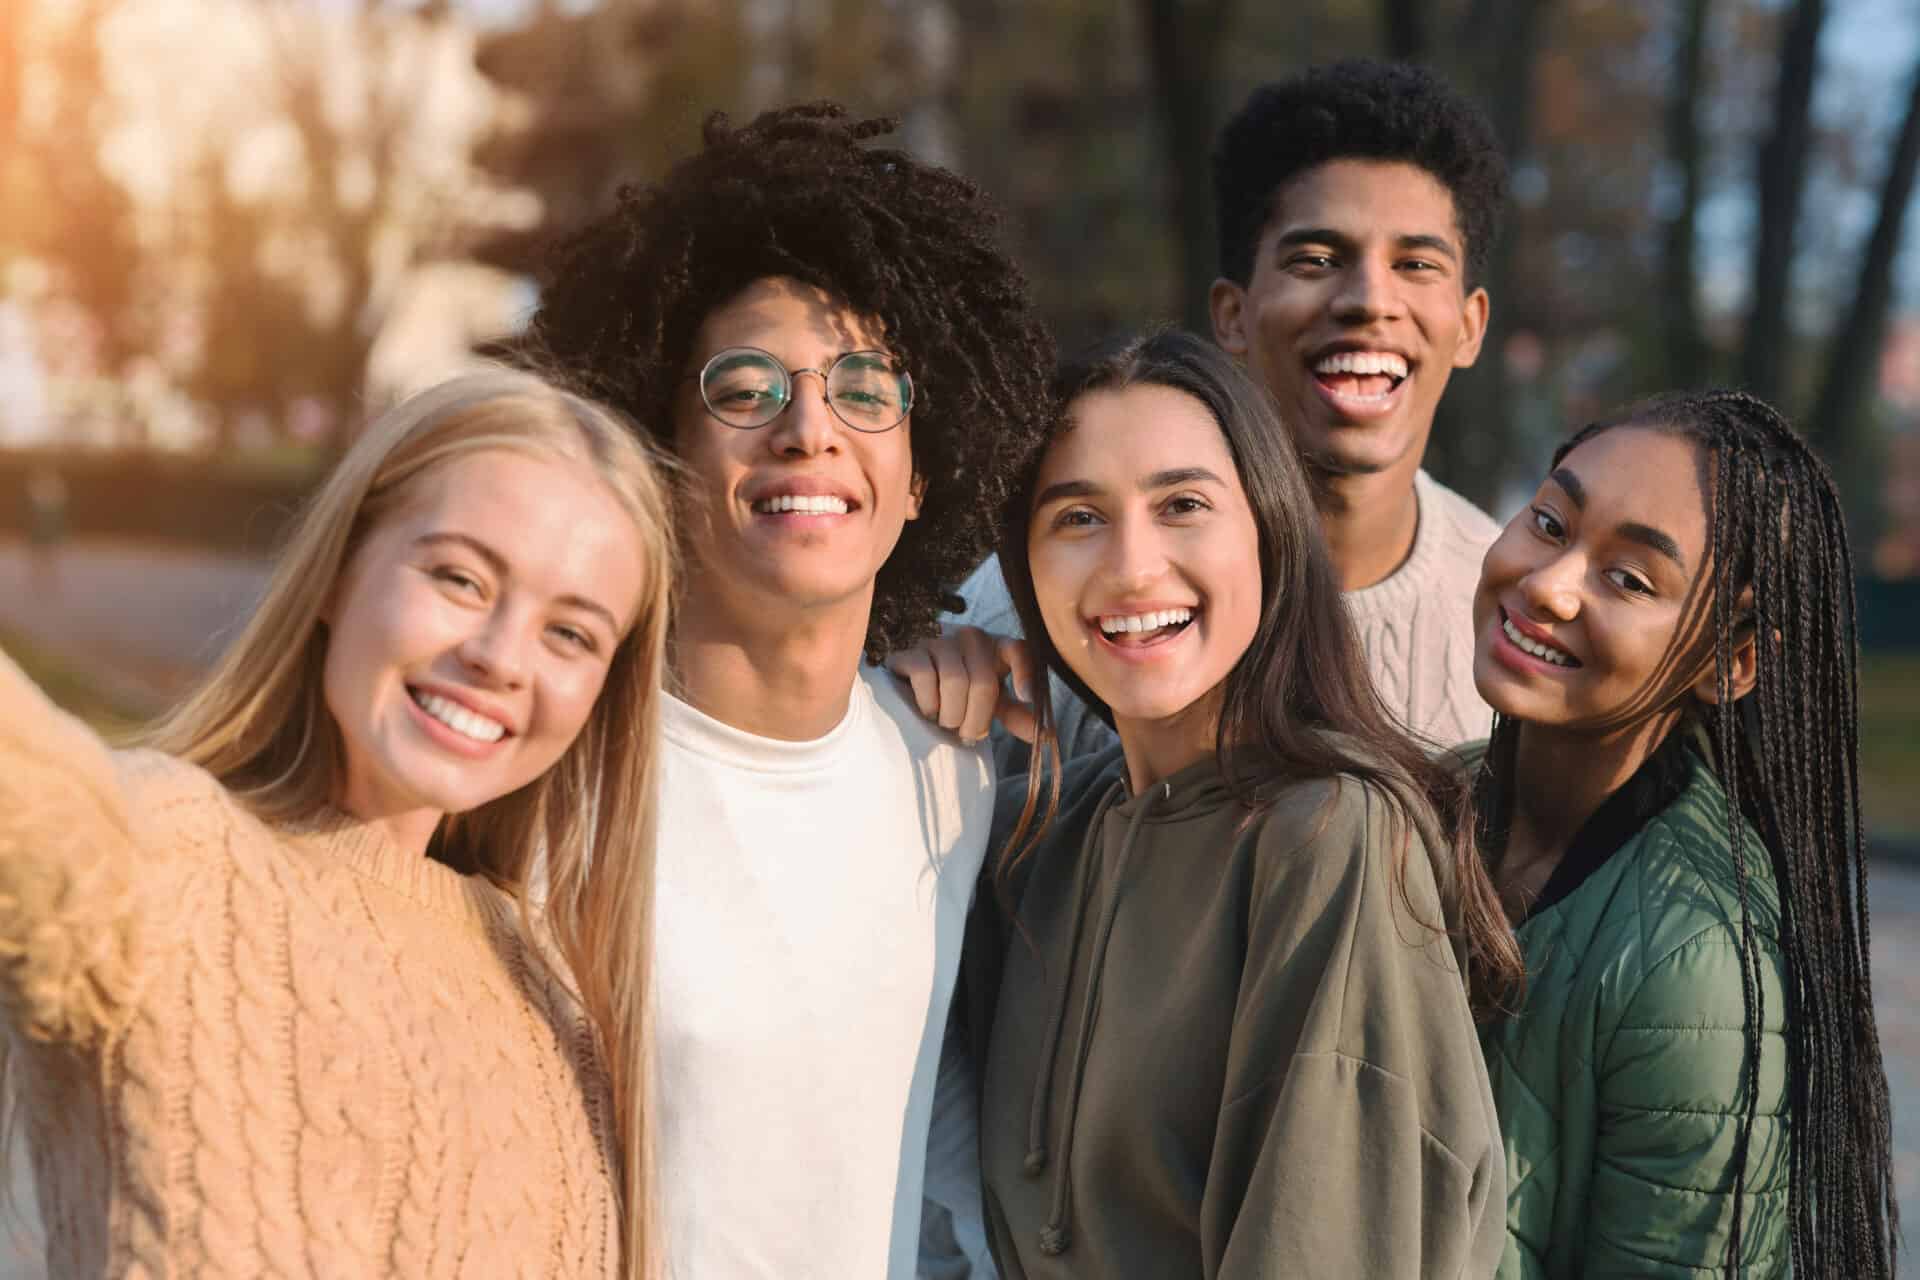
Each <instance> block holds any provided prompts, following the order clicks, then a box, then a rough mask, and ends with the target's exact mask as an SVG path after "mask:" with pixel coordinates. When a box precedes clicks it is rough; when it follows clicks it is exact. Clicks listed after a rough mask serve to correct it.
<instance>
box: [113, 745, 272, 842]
mask: <svg viewBox="0 0 1920 1280" xmlns="http://www.w3.org/2000/svg"><path fill="white" fill-rule="evenodd" d="M113 759H114V767H115V769H116V770H117V771H118V773H119V776H120V781H121V786H122V787H123V789H124V790H125V793H126V795H127V797H128V800H129V807H130V811H131V812H133V813H135V814H137V815H138V816H139V817H138V820H139V821H140V823H141V824H142V826H143V827H144V828H145V830H144V831H143V832H142V833H141V834H142V836H143V839H144V840H145V842H146V843H148V844H151V845H160V844H165V845H167V846H170V847H172V848H176V849H177V850H178V851H179V852H180V853H182V854H185V855H188V856H189V857H190V858H191V857H192V856H193V855H195V854H211V853H214V852H218V851H227V850H230V849H232V848H233V847H236V846H239V845H247V844H257V845H261V846H265V845H268V844H271V843H272V840H273V832H272V829H271V828H270V827H269V826H268V825H267V824H266V823H264V822H262V821H261V820H260V819H259V818H258V817H256V816H255V815H254V814H253V813H251V812H250V811H249V810H248V809H247V807H246V806H245V805H243V804H242V803H240V801H239V800H238V799H236V798H235V797H234V794H233V793H232V792H231V791H229V790H227V789H226V787H224V786H222V785H221V784H220V782H219V781H218V780H217V779H215V778H214V776H213V775H212V774H210V773H208V772H207V771H206V770H205V769H202V768H200V767H199V766H197V765H192V764H188V763H186V762H185V761H183V760H180V759H178V758H176V757H174V756H170V755H167V754H166V753H164V752H160V751H154V750H151V749H148V748H145V747H140V748H133V749H130V750H124V751H116V752H114V753H113ZM235 834H239V835H241V836H242V837H243V839H241V840H239V841H235V840H233V839H231V837H232V836H234V835H235ZM244 837H257V839H251V840H249V839H246V838H244Z"/></svg>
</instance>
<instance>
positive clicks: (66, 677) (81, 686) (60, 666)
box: [0, 634, 146, 742]
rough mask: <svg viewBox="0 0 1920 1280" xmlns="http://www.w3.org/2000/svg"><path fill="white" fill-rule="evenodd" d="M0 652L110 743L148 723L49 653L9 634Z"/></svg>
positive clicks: (0, 641) (3, 638) (2, 636)
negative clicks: (5, 653)
mask: <svg viewBox="0 0 1920 1280" xmlns="http://www.w3.org/2000/svg"><path fill="white" fill-rule="evenodd" d="M0 648H5V649H6V651H7V655H8V656H9V657H11V658H12V659H13V660H14V661H15V662H17V663H19V664H20V669H21V670H23V671H25V672H26V673H27V675H28V676H29V677H31V678H32V680H33V682H34V683H35V684H37V685H39V686H40V688H41V690H42V691H44V692H45V693H46V695H47V696H48V697H49V698H52V699H53V700H54V701H55V702H57V703H59V704H60V705H61V706H62V707H64V708H66V709H67V710H68V711H70V712H72V713H73V714H74V715H76V716H79V717H80V718H81V719H82V720H85V721H86V722H87V723H88V724H90V725H92V726H93V729H94V731H95V732H96V733H98V734H100V736H102V737H103V738H106V739H107V740H108V741H109V742H119V741H122V740H124V739H126V738H128V737H130V736H131V735H132V734H133V732H134V731H135V730H136V729H138V728H140V726H141V725H143V724H144V723H146V721H145V718H144V717H143V716H141V715H140V714H139V713H138V712H136V711H135V710H134V709H133V708H132V707H129V706H127V705H125V704H123V703H120V702H118V701H116V700H115V699H113V698H111V697H109V696H108V695H107V694H105V693H103V692H102V691H101V690H100V688H99V687H98V686H97V685H96V684H95V683H94V682H93V681H91V680H89V679H88V678H87V676H86V675H85V674H84V673H83V672H81V671H80V670H79V669H78V668H76V667H75V666H74V665H73V664H71V663H69V662H67V661H65V660H64V659H62V658H60V657H59V656H58V655H56V654H54V653H53V652H51V651H50V650H47V649H45V648H42V647H41V646H39V645H35V644H31V643H28V642H27V641H25V640H22V639H21V638H20V637H18V636H15V635H6V634H0Z"/></svg>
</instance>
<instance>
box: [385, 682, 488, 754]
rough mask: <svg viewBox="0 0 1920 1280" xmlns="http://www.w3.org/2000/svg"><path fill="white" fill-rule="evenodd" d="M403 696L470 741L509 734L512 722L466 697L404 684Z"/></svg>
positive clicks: (484, 741)
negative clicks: (473, 703)
mask: <svg viewBox="0 0 1920 1280" xmlns="http://www.w3.org/2000/svg"><path fill="white" fill-rule="evenodd" d="M406 689H407V696H408V697H409V698H411V699H412V700H413V704H414V705H415V706H416V707H419V708H420V710H421V711H422V712H424V713H425V714H426V715H427V716H429V717H430V718H432V719H433V720H435V721H437V722H439V723H440V724H443V725H445V726H446V727H447V728H448V729H450V730H452V731H453V732H454V733H457V734H459V735H460V736H461V737H463V738H466V739H468V740H469V741H471V742H475V743H479V744H482V745H491V744H493V743H496V742H499V741H501V740H502V739H505V738H510V737H512V736H513V726H512V725H511V724H510V723H509V722H508V719H507V717H506V716H505V715H504V714H501V713H499V712H493V711H488V710H482V709H480V708H479V707H476V706H474V705H472V700H471V699H468V698H454V697H449V696H448V695H447V694H445V693H442V692H439V691H436V690H433V689H428V688H425V687H424V686H420V685H408V686H407V687H406Z"/></svg>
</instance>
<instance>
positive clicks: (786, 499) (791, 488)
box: [746, 476, 860, 516]
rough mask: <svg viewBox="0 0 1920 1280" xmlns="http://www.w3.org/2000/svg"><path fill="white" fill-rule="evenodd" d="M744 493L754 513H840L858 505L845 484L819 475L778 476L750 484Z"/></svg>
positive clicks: (808, 514)
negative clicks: (758, 483)
mask: <svg viewBox="0 0 1920 1280" xmlns="http://www.w3.org/2000/svg"><path fill="white" fill-rule="evenodd" d="M746 497H747V506H748V507H749V508H750V509H751V510H752V511H753V512H754V514H755V515H772V516H778V515H785V516H844V515H847V514H849V513H851V512H854V511H858V510H859V509H860V500H859V499H858V498H856V497H854V496H853V494H852V493H851V492H850V491H849V490H848V489H847V487H846V486H845V485H842V484H838V483H835V482H834V481H832V480H828V479H826V478H825V477H822V476H782V477H779V478H778V479H774V480H769V481H767V482H765V483H763V484H760V485H756V486H754V487H753V488H752V489H751V490H749V492H748V493H747V495H746Z"/></svg>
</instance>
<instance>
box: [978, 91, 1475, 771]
mask: <svg viewBox="0 0 1920 1280" xmlns="http://www.w3.org/2000/svg"><path fill="white" fill-rule="evenodd" d="M1213 168H1214V194H1215V204H1216V207H1217V209H1218V214H1219V219H1220V273H1221V274H1220V279H1218V280H1216V281H1215V282H1214V285H1213V294H1212V311H1213V331H1214V338H1215V340H1216V341H1218V342H1219V343H1220V345H1221V346H1222V347H1224V348H1225V349H1226V350H1227V351H1229V352H1231V353H1233V354H1234V355H1236V356H1238V357H1239V358H1241V359H1242V360H1243V361H1245V363H1246V365H1247V367H1248V369H1249V371H1251V372H1252V373H1253V374H1254V376H1255V377H1256V378H1257V379H1258V380H1259V381H1261V382H1262V383H1264V384H1265V385H1266V387H1267V389H1268V390H1269V391H1270V392H1272V394H1273V396H1274V398H1275V399H1276V400H1277V401H1278V403H1279V407H1280V412H1281V418H1282V420H1283V421H1284V422H1285V423H1286V424H1287V426H1288V428H1289V429H1290V430H1291V431H1292V432H1293V434H1294V438H1295V442H1296V443H1297V444H1298V445H1299V447H1300V449H1301V452H1302V454H1303V456H1304V458H1305V460H1306V462H1307V465H1308V467H1309V469H1310V470H1311V471H1312V473H1313V474H1314V476H1315V479H1316V480H1317V481H1318V483H1317V485H1316V497H1317V500H1318V503H1319V507H1320V523H1321V528H1322V530H1323V531H1324V532H1325V534H1326V537H1327V542H1328V544H1329V548H1330V550H1331V551H1332V553H1333V558H1334V563H1335V566H1336V568H1337V569H1338V570H1339V572H1340V577H1341V584H1342V586H1343V587H1344V588H1345V589H1346V600H1347V604H1348V606H1349V607H1350V608H1351V609H1352V611H1353V615H1354V620H1355V622H1356V623H1357V624H1358V626H1359V628H1360V637H1361V644H1362V647H1363V649H1364V650H1365V652H1366V657H1367V664H1368V668H1369V670H1370V671H1371V672H1372V674H1373V678H1374V685H1375V687H1376V688H1377V689H1378V690H1379V692H1380V696H1381V698H1382V699H1383V700H1384V701H1385V702H1386V704H1387V706H1388V708H1389V709H1390V710H1391V711H1392V712H1393V713H1394V714H1395V715H1396V716H1397V717H1398V718H1399V719H1400V720H1401V722H1402V723H1404V724H1405V725H1406V726H1407V727H1408V728H1410V729H1412V730H1413V731H1414V732H1416V733H1419V734H1421V735H1423V736H1425V737H1426V738H1428V739H1430V740H1431V741H1433V742H1434V743H1436V744H1438V745H1446V746H1450V745H1453V744H1455V743H1459V742H1463V741H1466V740H1469V739H1472V738H1477V737H1482V736H1484V735H1485V734H1486V732H1487V728H1488V723H1489V720H1490V718H1491V712H1489V711H1488V709H1487V707H1486V704H1485V703H1483V702H1482V701H1481V700H1480V697H1479V694H1478V693H1477V692H1475V690H1474V685H1473V619H1472V616H1471V614H1472V601H1473V588H1474V583H1475V582H1476V580H1477V578H1478V574H1479V567H1480V558H1481V556H1482V555H1484V554H1485V552H1486V549H1487V547H1488V546H1489V545H1490V544H1491V543H1492V541H1493V539H1494V536H1495V535H1496V534H1497V533H1498V529H1497V527H1496V526H1495V524H1494V522H1493V521H1492V520H1491V519H1490V518H1489V517H1488V516H1487V515H1486V513H1484V512H1482V511H1481V510H1480V509H1479V508H1477V507H1475V506H1474V505H1473V504H1472V503H1470V502H1468V501H1467V500H1466V499H1464V498H1462V497H1461V496H1460V495H1458V494H1456V493H1454V492H1453V491H1452V490H1450V489H1447V488H1446V487H1445V486H1443V485H1441V484H1440V483H1438V482H1437V481H1435V480H1434V479H1433V478H1432V477H1430V476H1428V475H1427V474H1426V473H1425V472H1424V471H1422V470H1421V468H1420V464H1421V460H1422V458H1423V457H1424V456H1425V454H1426V449H1427V437H1428V436H1429V434H1430V433H1431V432H1432V430H1433V419H1434V413H1435V410H1436V409H1437V408H1438V407H1439V404H1440V397H1441V395H1442V394H1443V393H1444V392H1445V391H1446V387H1447V380H1448V378H1450V377H1451V376H1452V374H1453V371H1454V370H1455V369H1460V368H1465V367H1466V366H1468V365H1471V364H1472V363H1473V362H1474V361H1475V360H1476V359H1477V358H1478V357H1479V354H1480V343H1481V339H1482V338H1483V337H1484V336H1485V334H1486V329H1487V316H1488V307H1489V303H1488V299H1487V292H1486V290H1485V289H1484V288H1481V287H1480V286H1479V285H1478V284H1477V279H1478V276H1479V274H1480V272H1481V271H1482V269H1483V268H1484V266H1485V262H1486V257H1487V253H1488V250H1489V248H1490V246H1491V244H1492V242H1493V239H1494V236H1495V234H1496V232H1497V229H1498V223H1499V214H1500V209H1501V206H1502V205H1503V203H1504V202H1505V198H1506V167H1505V162H1504V161H1503V160H1502V159H1501V156H1500V151H1499V148H1498V146H1497V144H1496V142H1495V140H1494V136H1493V130H1492V128H1491V127H1490V126H1489V124H1488V122H1487V120H1486V118H1485V116H1484V115H1482V114H1481V113H1480V111H1479V110H1478V109H1476V108H1475V107H1474V106H1472V105H1471V104H1470V103H1468V102H1467V101H1466V100H1464V99H1463V98H1461V97H1460V96H1459V95H1458V94H1456V93H1455V92H1454V91H1453V90H1452V89H1450V88H1449V87H1448V86H1447V85H1446V84H1445V83H1444V82H1443V81H1441V80H1440V79H1439V78H1438V77H1436V76H1435V75H1433V74H1432V73H1431V72H1429V71H1426V70H1424V69H1422V68H1418V67H1412V66H1406V65H1401V64H1394V63H1378V62H1365V61H1355V62H1343V63H1338V64H1335V65H1333V66H1328V67H1321V68H1314V69H1311V70H1309V71H1307V72H1305V73H1304V74H1302V75H1301V76H1299V77H1297V78H1295V79H1291V80H1285V81H1280V82H1277V83H1274V84H1270V85H1266V86H1264V87H1262V88H1260V89H1258V90H1256V91H1255V92H1254V93H1253V95H1252V96H1251V97H1250V98H1249V99H1248V101H1247V103H1246V105H1245V106H1244V107H1242V108H1241V110H1240V111H1239V113H1238V114H1237V115H1235V116H1234V117H1233V119H1232V120H1230V121H1228V122H1227V125H1226V126H1225V128H1223V129H1222V130H1221V133H1220V136H1219V139H1218V141H1217V143H1216V146H1215V149H1214V157H1213ZM964 594H965V596H966V598H967V601H968V611H967V613H966V614H965V615H964V616H963V617H962V618H961V619H959V620H960V621H963V622H966V623H968V624H971V625H973V626H977V627H981V628H984V629H985V630H987V631H992V632H1003V633H1008V634H1014V633H1017V631H1018V627H1019V622H1018V619H1016V618H1015V617H1014V615H1013V608H1012V603H1011V601H1010V600H1009V599H1008V597H1007V594H1006V588H1005V585H1004V584H1003V583H1002V581H1001V579H1000V570H999V565H998V562H997V561H989V562H987V563H986V564H984V565H982V566H981V568H980V570H979V571H978V572H977V573H976V574H975V575H974V576H973V577H972V578H971V579H969V580H968V582H967V585H966V587H965V590H964ZM1054 704H1055V713H1056V721H1057V723H1058V724H1059V726H1060V736H1061V749H1062V751H1063V752H1065V753H1066V754H1068V755H1074V754H1080V753H1083V752H1085V751H1088V750H1091V749H1094V748H1097V747H1100V746H1104V745H1106V743H1108V742H1110V741H1111V738H1110V736H1109V735H1108V734H1107V733H1106V732H1105V730H1104V727H1103V726H1101V725H1100V724H1099V723H1098V722H1097V721H1094V720H1093V719H1092V718H1091V717H1090V716H1089V715H1088V713H1087V712H1086V709H1085V708H1084V707H1083V706H1081V705H1080V704H1079V703H1078V702H1077V701H1076V700H1074V699H1073V697H1072V695H1071V694H1069V693H1067V692H1066V691H1065V689H1064V687H1059V686H1057V687H1056V689H1055V694H1054ZM997 746H999V747H1000V748H1002V749H1003V750H1005V754H1006V758H1008V759H1010V760H1016V761H1017V760H1019V759H1021V758H1023V754H1022V753H1021V752H1020V751H1019V750H1018V749H1017V748H1012V747H1011V744H1008V743H1006V742H1004V741H1002V742H1000V743H998V744H997ZM1009 748H1011V749H1009Z"/></svg>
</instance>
